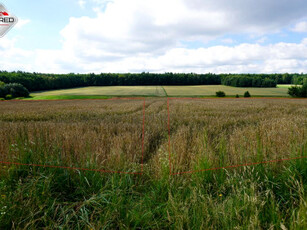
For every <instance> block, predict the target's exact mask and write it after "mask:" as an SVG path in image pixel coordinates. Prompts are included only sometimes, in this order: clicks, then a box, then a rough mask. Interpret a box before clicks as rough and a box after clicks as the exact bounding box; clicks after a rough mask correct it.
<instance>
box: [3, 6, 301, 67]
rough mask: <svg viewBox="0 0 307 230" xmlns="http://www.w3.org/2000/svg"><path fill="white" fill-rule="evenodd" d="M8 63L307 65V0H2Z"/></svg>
mask: <svg viewBox="0 0 307 230" xmlns="http://www.w3.org/2000/svg"><path fill="white" fill-rule="evenodd" d="M0 3H3V4H4V5H5V6H6V8H7V9H8V11H9V13H12V14H14V15H15V16H17V17H18V19H19V20H18V23H17V25H16V26H15V27H14V28H12V29H11V30H10V31H9V32H8V33H7V34H6V35H5V36H4V37H3V38H0V56H1V58H0V70H6V71H18V70H21V71H27V72H41V73H72V72H74V73H101V72H113V73H126V72H133V73H139V72H153V73H164V72H176V73H178V72H187V73H190V72H193V73H208V72H211V73H285V72H288V73H302V72H303V73H307V13H306V12H307V1H306V0H52V1H50V0H0Z"/></svg>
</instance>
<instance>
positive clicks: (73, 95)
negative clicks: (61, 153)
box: [31, 85, 291, 100]
mask: <svg viewBox="0 0 307 230" xmlns="http://www.w3.org/2000/svg"><path fill="white" fill-rule="evenodd" d="M290 86H291V85H278V87H277V88H238V87H230V86H224V85H198V86H101V87H82V88H73V89H62V90H50V91H42V92H34V93H32V94H31V96H32V98H31V99H37V100H39V99H82V98H102V97H103V96H104V97H105V96H107V97H110V96H121V97H124V96H155V97H165V96H170V97H172V96H215V92H216V91H219V90H221V91H224V92H225V93H226V95H228V96H235V95H236V94H239V95H240V96H243V94H244V92H245V91H249V92H250V93H251V95H252V96H266V97H288V96H289V95H288V94H287V92H288V88H289V87H290Z"/></svg>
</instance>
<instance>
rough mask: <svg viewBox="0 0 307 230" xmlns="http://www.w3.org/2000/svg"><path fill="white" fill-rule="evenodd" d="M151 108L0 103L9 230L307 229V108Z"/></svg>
mask: <svg viewBox="0 0 307 230" xmlns="http://www.w3.org/2000/svg"><path fill="white" fill-rule="evenodd" d="M145 102H146V103H145V106H144V100H143V99H142V98H138V99H134V100H128V99H123V98H122V99H120V100H73V101H5V102H0V140H1V142H0V159H1V160H0V161H1V164H0V229H12V228H13V229H39V228H44V229H54V228H56V229H57V228H61V229H306V228H307V214H306V213H307V194H306V189H307V165H306V163H307V160H306V158H305V157H307V138H306V135H307V100H304V99H261V98H258V99H257V98H252V99H243V98H240V99H230V98H225V99H214V98H212V99H198V100H196V99H184V100H180V99H174V98H173V99H172V98H170V99H169V100H168V99H167V98H146V99H145ZM168 105H169V106H168ZM144 108H145V110H144ZM144 111H145V120H143V116H144ZM168 111H169V113H168ZM143 122H144V123H143ZM290 158H296V159H295V160H287V161H283V162H275V163H270V164H258V165H250V166H241V167H236V168H223V167H226V166H233V165H240V164H245V163H253V162H264V161H272V160H280V159H290ZM5 162H6V163H5ZM7 162H15V163H19V164H27V165H16V164H8V163H7ZM33 164H35V165H44V166H45V167H38V166H33ZM29 165H32V166H29ZM46 166H58V168H51V167H46ZM60 167H75V168H77V169H67V168H60ZM80 168H85V169H89V170H85V171H84V170H81V169H80ZM212 168H220V169H218V170H209V171H204V170H208V169H212ZM91 170H92V171H91ZM97 170H100V171H97ZM103 171H108V172H103ZM190 171H195V172H193V173H187V172H190ZM116 172H117V173H116ZM118 172H124V173H118Z"/></svg>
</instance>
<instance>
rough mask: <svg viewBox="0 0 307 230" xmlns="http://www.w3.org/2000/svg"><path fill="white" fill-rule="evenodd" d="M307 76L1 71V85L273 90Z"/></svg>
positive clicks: (51, 87) (48, 87)
mask: <svg viewBox="0 0 307 230" xmlns="http://www.w3.org/2000/svg"><path fill="white" fill-rule="evenodd" d="M305 78H307V74H288V73H285V74H213V73H206V74H195V73H163V74H157V73H126V74H120V73H101V74H94V73H90V74H74V73H70V74H43V73H29V72H22V71H17V72H7V71H0V81H2V82H4V83H6V84H8V83H19V84H22V85H23V86H25V87H26V88H27V89H28V90H29V91H39V90H50V89H65V88H75V87H83V86H133V85H221V84H224V85H230V86H236V87H276V84H302V83H303V80H304V79H305Z"/></svg>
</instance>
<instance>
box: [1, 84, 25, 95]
mask: <svg viewBox="0 0 307 230" xmlns="http://www.w3.org/2000/svg"><path fill="white" fill-rule="evenodd" d="M2 89H3V91H4V92H2V93H4V94H5V95H7V94H10V95H12V97H13V98H14V97H28V96H29V91H28V90H27V89H26V88H25V87H24V86H23V85H22V84H19V83H10V84H6V85H4V86H3V87H2ZM0 96H2V95H1V94H0Z"/></svg>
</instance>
